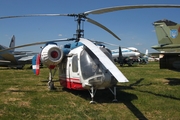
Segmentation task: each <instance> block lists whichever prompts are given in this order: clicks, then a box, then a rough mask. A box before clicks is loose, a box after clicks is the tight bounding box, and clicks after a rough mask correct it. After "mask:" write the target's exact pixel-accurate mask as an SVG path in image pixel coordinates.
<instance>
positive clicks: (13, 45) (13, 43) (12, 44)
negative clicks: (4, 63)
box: [9, 35, 15, 51]
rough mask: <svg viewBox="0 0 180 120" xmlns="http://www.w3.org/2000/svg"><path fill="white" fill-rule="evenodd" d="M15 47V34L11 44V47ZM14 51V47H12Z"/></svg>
mask: <svg viewBox="0 0 180 120" xmlns="http://www.w3.org/2000/svg"><path fill="white" fill-rule="evenodd" d="M12 47H15V36H14V35H13V36H12V38H11V42H10V44H9V48H12ZM12 51H14V49H12Z"/></svg>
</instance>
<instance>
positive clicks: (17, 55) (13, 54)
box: [0, 35, 37, 69]
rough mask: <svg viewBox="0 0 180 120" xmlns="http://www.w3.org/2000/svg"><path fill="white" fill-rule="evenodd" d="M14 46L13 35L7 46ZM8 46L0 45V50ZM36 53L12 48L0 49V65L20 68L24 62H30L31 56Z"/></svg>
mask: <svg viewBox="0 0 180 120" xmlns="http://www.w3.org/2000/svg"><path fill="white" fill-rule="evenodd" d="M13 47H15V36H14V35H13V37H12V39H11V42H10V45H9V48H13ZM7 48H8V47H6V46H3V45H0V50H4V49H7ZM35 54H37V53H32V52H30V51H15V50H14V49H11V50H8V51H0V66H1V67H11V68H18V69H22V68H23V67H24V65H25V64H31V60H32V58H33V56H34V55H35Z"/></svg>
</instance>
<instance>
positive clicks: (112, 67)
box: [80, 38, 128, 82]
mask: <svg viewBox="0 0 180 120" xmlns="http://www.w3.org/2000/svg"><path fill="white" fill-rule="evenodd" d="M80 42H82V43H83V44H84V45H85V46H86V47H87V48H88V49H89V50H90V51H92V52H93V53H94V55H95V56H96V57H97V58H98V59H99V61H100V62H101V63H102V64H103V65H104V67H106V69H107V70H108V71H109V72H110V73H111V74H112V75H113V76H114V77H115V78H116V80H117V81H118V82H128V79H127V78H126V77H125V76H124V75H123V74H122V73H121V72H120V70H119V69H118V68H117V67H116V66H115V65H114V63H113V62H112V61H111V60H110V59H109V58H108V57H107V56H106V55H105V54H104V53H103V52H102V51H101V50H100V49H99V48H98V47H97V46H96V45H95V44H93V43H92V42H91V41H89V40H87V39H84V38H80Z"/></svg>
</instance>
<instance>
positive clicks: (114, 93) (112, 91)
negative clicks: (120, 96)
mask: <svg viewBox="0 0 180 120" xmlns="http://www.w3.org/2000/svg"><path fill="white" fill-rule="evenodd" d="M109 90H110V91H111V93H112V94H113V95H114V99H113V100H112V102H117V101H118V100H117V98H116V86H114V87H113V90H112V89H111V88H109ZM96 91H97V89H94V87H91V89H90V90H89V93H90V95H91V101H90V104H94V103H95V101H94V96H95V94H96Z"/></svg>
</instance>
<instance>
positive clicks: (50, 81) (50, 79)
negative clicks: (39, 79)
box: [48, 68, 57, 90]
mask: <svg viewBox="0 0 180 120" xmlns="http://www.w3.org/2000/svg"><path fill="white" fill-rule="evenodd" d="M56 70H57V69H56V68H55V69H54V73H53V74H52V69H50V71H49V81H48V86H49V89H50V90H54V89H55V87H54V82H53V77H54V75H55V73H56Z"/></svg>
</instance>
